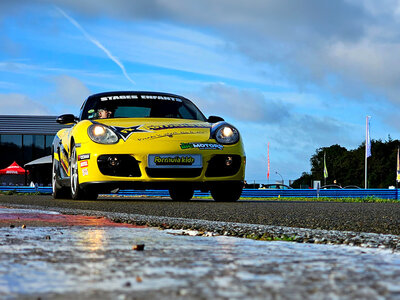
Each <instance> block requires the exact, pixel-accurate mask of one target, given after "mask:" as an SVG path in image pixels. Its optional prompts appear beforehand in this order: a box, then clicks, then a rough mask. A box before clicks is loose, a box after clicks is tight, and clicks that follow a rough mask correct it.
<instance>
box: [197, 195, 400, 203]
mask: <svg viewBox="0 0 400 300" xmlns="http://www.w3.org/2000/svg"><path fill="white" fill-rule="evenodd" d="M194 199H209V200H212V198H211V196H208V197H194ZM240 200H243V201H246V200H250V201H304V202H354V203H400V200H396V199H381V198H376V197H373V196H369V197H365V198H349V197H347V198H328V197H319V198H317V197H314V198H304V197H275V198H252V197H242V198H240Z"/></svg>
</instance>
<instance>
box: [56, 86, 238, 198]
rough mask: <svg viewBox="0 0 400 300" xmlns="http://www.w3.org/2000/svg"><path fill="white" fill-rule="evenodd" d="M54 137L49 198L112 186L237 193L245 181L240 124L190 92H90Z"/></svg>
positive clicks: (181, 194)
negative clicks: (213, 112) (202, 106)
mask: <svg viewBox="0 0 400 300" xmlns="http://www.w3.org/2000/svg"><path fill="white" fill-rule="evenodd" d="M57 122H58V123H60V124H64V125H71V126H70V127H68V128H65V129H62V130H60V131H59V132H58V133H57V134H56V136H55V138H54V142H53V154H52V156H53V168H52V186H53V197H54V198H65V197H72V198H73V199H96V198H97V197H98V194H99V193H110V192H113V191H117V190H118V189H167V190H169V194H170V196H171V198H172V199H173V200H178V201H187V200H190V199H191V198H192V197H193V193H194V190H201V191H210V192H211V195H212V197H213V199H214V200H215V201H236V200H238V199H239V197H240V195H241V192H242V188H243V182H244V172H245V161H246V158H245V153H244V148H243V143H242V139H241V136H240V134H239V131H238V130H237V129H236V128H235V127H234V126H232V125H231V124H228V123H227V122H225V121H224V120H223V119H222V118H220V117H216V116H210V117H209V118H206V117H205V116H204V115H203V113H202V112H201V111H200V110H199V109H198V108H197V107H196V106H195V105H194V104H193V103H192V102H191V101H190V100H188V99H186V98H184V97H182V96H178V95H174V94H167V93H156V92H107V93H100V94H95V95H91V96H89V97H88V98H87V99H86V100H85V101H84V103H83V105H82V107H81V110H80V114H79V117H75V116H74V115H72V114H65V115H61V116H59V117H58V118H57Z"/></svg>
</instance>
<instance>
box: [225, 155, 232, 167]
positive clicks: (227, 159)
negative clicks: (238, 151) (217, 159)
mask: <svg viewBox="0 0 400 300" xmlns="http://www.w3.org/2000/svg"><path fill="white" fill-rule="evenodd" d="M232 163H233V158H232V156H227V157H226V159H225V165H226V166H227V167H230V166H231V165H232Z"/></svg>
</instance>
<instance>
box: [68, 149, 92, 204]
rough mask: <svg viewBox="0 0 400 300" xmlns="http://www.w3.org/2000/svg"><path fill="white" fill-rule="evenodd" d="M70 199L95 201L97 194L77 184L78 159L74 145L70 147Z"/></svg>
mask: <svg viewBox="0 0 400 300" xmlns="http://www.w3.org/2000/svg"><path fill="white" fill-rule="evenodd" d="M70 168H71V171H70V180H71V197H72V199H74V200H96V199H97V197H98V194H97V193H96V192H94V191H90V190H88V189H84V188H82V187H81V186H80V184H79V172H78V158H77V155H76V148H75V145H73V146H72V152H71V163H70Z"/></svg>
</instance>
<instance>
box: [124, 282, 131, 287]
mask: <svg viewBox="0 0 400 300" xmlns="http://www.w3.org/2000/svg"><path fill="white" fill-rule="evenodd" d="M131 286H132V284H131V283H130V281H127V282H125V284H124V287H131Z"/></svg>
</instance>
